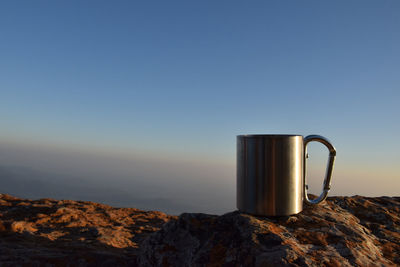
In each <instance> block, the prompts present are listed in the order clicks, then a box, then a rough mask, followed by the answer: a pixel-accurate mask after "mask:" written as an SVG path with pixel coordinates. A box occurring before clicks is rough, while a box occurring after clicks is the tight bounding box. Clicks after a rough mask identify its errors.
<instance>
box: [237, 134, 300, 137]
mask: <svg viewBox="0 0 400 267" xmlns="http://www.w3.org/2000/svg"><path fill="white" fill-rule="evenodd" d="M297 136H300V137H303V136H302V135H300V134H241V135H237V137H250V138H251V137H297Z"/></svg>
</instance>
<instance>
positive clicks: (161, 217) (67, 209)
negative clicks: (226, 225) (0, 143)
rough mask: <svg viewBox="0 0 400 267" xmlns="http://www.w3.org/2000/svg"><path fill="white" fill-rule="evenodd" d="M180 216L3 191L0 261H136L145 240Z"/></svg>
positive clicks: (54, 263)
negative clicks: (31, 197)
mask: <svg viewBox="0 0 400 267" xmlns="http://www.w3.org/2000/svg"><path fill="white" fill-rule="evenodd" d="M171 219H176V216H169V215H166V214H164V213H162V212H158V211H149V212H147V211H141V210H138V209H133V208H113V207H110V206H108V205H103V204H98V203H94V202H87V201H72V200H54V199H40V200H28V199H19V198H15V197H12V196H9V195H5V194H3V195H0V266H16V265H18V264H20V265H27V266H32V265H34V266H110V265H115V266H124V265H125V266H132V265H133V266H135V265H136V261H137V252H138V248H139V244H140V243H141V242H142V240H143V239H144V238H145V237H146V236H148V235H149V233H152V232H155V231H157V230H159V229H160V227H161V226H162V225H163V224H165V223H166V222H167V221H169V220H171Z"/></svg>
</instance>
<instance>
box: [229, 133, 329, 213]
mask: <svg viewBox="0 0 400 267" xmlns="http://www.w3.org/2000/svg"><path fill="white" fill-rule="evenodd" d="M311 141H318V142H321V143H322V144H324V145H325V146H326V147H327V148H328V149H329V160H328V166H327V169H326V174H325V180H324V185H323V191H322V194H321V195H320V196H319V197H318V198H316V199H314V200H310V199H309V198H308V195H307V183H306V175H305V174H306V164H305V163H306V160H305V159H306V155H307V144H308V143H309V142H311ZM335 156H336V150H335V148H334V147H333V145H332V144H331V143H330V142H329V140H328V139H326V138H325V137H322V136H319V135H309V136H307V137H305V138H303V136H301V135H280V134H279V135H238V136H237V195H236V197H237V199H236V200H237V208H238V209H239V210H240V211H242V212H246V213H250V214H254V215H261V216H285V215H291V214H296V213H299V212H300V211H302V209H303V200H305V201H307V202H309V203H312V204H318V203H320V202H322V201H323V200H325V199H326V197H327V195H328V192H329V189H330V182H331V177H332V171H333V164H334V161H335Z"/></svg>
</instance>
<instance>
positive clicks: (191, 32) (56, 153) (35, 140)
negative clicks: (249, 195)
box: [0, 0, 400, 213]
mask: <svg viewBox="0 0 400 267" xmlns="http://www.w3.org/2000/svg"><path fill="white" fill-rule="evenodd" d="M399 13H400V2H399V1H395V0H393V1H390V0H387V1H386V0H385V1H365V0H363V1H361V0H360V1H232V0H230V1H113V2H112V3H111V2H110V1H7V2H6V1H4V2H1V3H0V170H2V171H3V174H1V173H0V186H2V187H3V188H5V189H6V192H5V193H13V194H15V195H20V196H27V197H42V196H43V197H44V196H47V195H50V196H53V197H65V198H71V197H76V198H80V199H88V200H96V201H102V202H105V203H111V204H113V205H125V206H137V207H142V208H147V209H159V210H165V211H168V212H172V213H179V212H183V211H199V212H214V213H222V212H225V211H229V210H232V209H235V183H236V169H235V168H236V167H235V166H236V135H239V134H255V133H257V134H269V133H274V134H279V133H281V134H300V135H304V136H306V135H308V134H320V135H323V136H325V137H327V138H328V139H330V140H331V141H332V143H333V144H334V146H335V147H336V149H337V159H336V165H335V171H334V175H333V178H332V190H331V195H357V194H358V195H367V196H378V195H399V193H400V192H399V191H400V174H399V173H400V152H399V151H400V145H399V141H398V133H399V131H400V124H399V122H398V120H399V119H398V118H399V116H400V107H399V104H398V103H399V102H400V75H399V74H400V31H399V28H400V16H398V14H399ZM309 150H310V156H311V158H310V160H309V165H310V167H309V180H310V186H311V188H312V190H311V191H312V192H313V193H315V194H319V192H320V188H321V184H322V180H323V178H322V177H323V174H324V168H325V164H326V158H327V150H326V149H325V148H324V147H323V146H322V145H319V144H311V145H310V148H309ZM10 177H13V178H12V179H11V178H10ZM10 179H11V180H12V181H14V183H12V182H10ZM18 179H20V180H18ZM30 179H34V180H35V181H39V180H40V181H48V180H52V183H53V186H52V187H51V188H48V190H47V191H46V190H39V189H40V188H38V189H37V190H36V189H35V190H36V191H35V190H33V189H32V190H31V191H30V189H31V187H30V186H25V187H24V186H22V185H23V184H26V185H28V184H29V182H26V181H29V180H30ZM2 180H3V182H2ZM15 181H20V182H15ZM82 183H85V186H86V187H85V188H86V189H85V190H82V192H81V193H80V194H75V193H76V192H77V187H79V186H80V184H82ZM44 184H46V183H45V182H44ZM11 185H12V186H11ZM67 185H68V186H72V187H71V188H70V189H69V190H67V189H65V188H67V187H68V186H67ZM60 187H64V189H65V190H61V191H57V190H59V188H60ZM97 187H101V188H97ZM111 187H112V188H114V189H115V191H112V192H113V193H109V194H108V197H105V195H106V192H107V191H108V189H109V188H111ZM41 188H43V187H41ZM114 189H113V190H114ZM88 190H89V191H90V190H91V192H92V193H91V194H89V193H87V192H88ZM0 191H2V190H0ZM122 191H123V192H124V193H122ZM2 192H4V191H2ZM110 192H111V191H110ZM124 194H125V195H124ZM122 195H124V197H121V199H119V200H116V199H117V196H122ZM161 206H162V207H161ZM160 207H161V208H160Z"/></svg>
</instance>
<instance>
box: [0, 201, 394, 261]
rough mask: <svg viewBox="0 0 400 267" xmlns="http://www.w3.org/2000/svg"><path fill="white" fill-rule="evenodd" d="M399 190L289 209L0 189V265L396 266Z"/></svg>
mask: <svg viewBox="0 0 400 267" xmlns="http://www.w3.org/2000/svg"><path fill="white" fill-rule="evenodd" d="M399 214H400V198H399V197H392V198H391V197H377V198H368V197H361V196H354V197H330V198H328V200H327V201H325V202H324V203H322V204H321V205H318V206H308V205H307V206H305V208H304V211H303V212H302V213H300V214H297V215H292V216H287V217H255V216H251V215H247V214H242V213H240V212H238V211H234V212H230V213H227V214H224V215H222V216H216V215H208V214H199V213H185V214H182V215H181V216H179V217H176V216H170V215H166V214H164V213H162V212H157V211H141V210H138V209H134V208H114V207H110V206H107V205H103V204H98V203H93V202H86V201H72V200H53V199H40V200H29V199H20V198H16V197H12V196H9V195H4V194H3V195H0V266H16V265H17V266H18V265H19V266H22V265H27V266H32V265H33V266H59V265H60V266H75V265H78V266H112V265H115V266H396V265H400V215H399Z"/></svg>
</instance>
